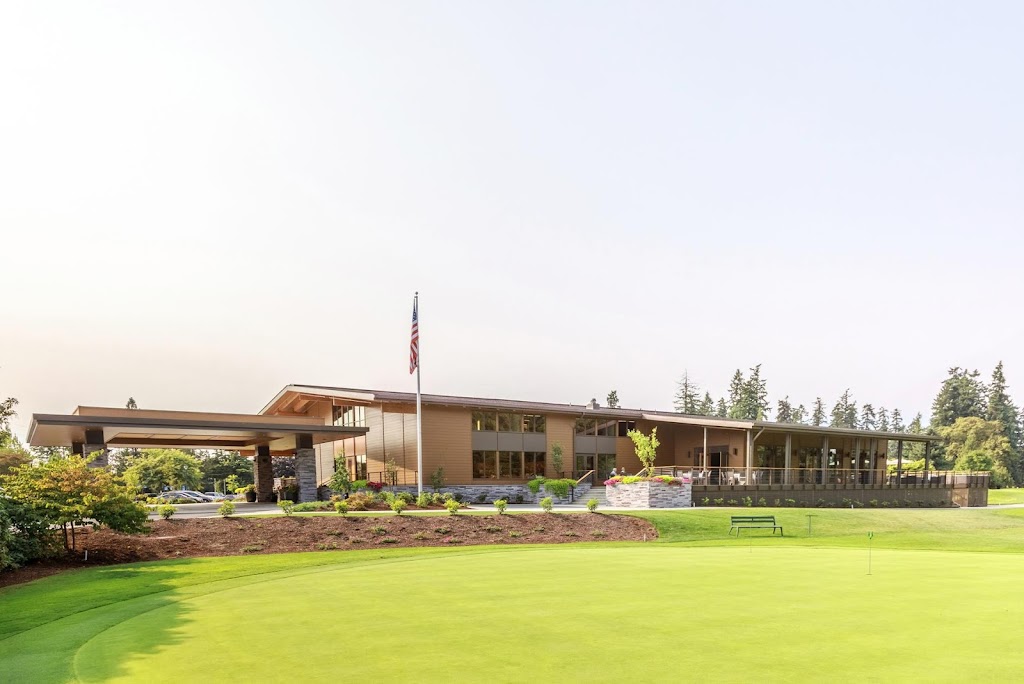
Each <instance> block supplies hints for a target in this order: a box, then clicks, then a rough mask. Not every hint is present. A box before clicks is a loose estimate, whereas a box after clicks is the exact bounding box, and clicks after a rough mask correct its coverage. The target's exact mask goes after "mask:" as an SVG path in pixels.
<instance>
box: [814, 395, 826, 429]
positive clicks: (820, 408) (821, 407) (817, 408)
mask: <svg viewBox="0 0 1024 684" xmlns="http://www.w3.org/2000/svg"><path fill="white" fill-rule="evenodd" d="M824 424H825V402H823V401H822V400H821V397H815V399H814V411H813V412H812V413H811V425H813V426H814V427H821V426H822V425H824Z"/></svg>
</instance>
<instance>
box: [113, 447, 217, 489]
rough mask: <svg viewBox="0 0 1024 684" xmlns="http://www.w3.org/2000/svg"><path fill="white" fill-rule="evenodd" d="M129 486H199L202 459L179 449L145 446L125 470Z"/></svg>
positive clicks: (125, 477)
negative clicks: (147, 447) (148, 447)
mask: <svg viewBox="0 0 1024 684" xmlns="http://www.w3.org/2000/svg"><path fill="white" fill-rule="evenodd" d="M124 479H125V482H127V483H128V485H129V486H131V487H133V488H135V489H137V490H140V491H145V492H159V491H162V490H164V489H196V488H197V487H199V484H200V482H201V481H202V471H201V469H200V464H199V459H197V458H196V457H195V456H193V455H191V454H187V453H185V452H184V451H181V450H180V449H143V450H142V454H141V456H140V457H139V459H138V460H137V461H136V462H135V463H133V464H132V465H131V467H129V468H128V470H126V471H125V473H124Z"/></svg>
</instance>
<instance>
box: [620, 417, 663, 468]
mask: <svg viewBox="0 0 1024 684" xmlns="http://www.w3.org/2000/svg"><path fill="white" fill-rule="evenodd" d="M626 434H627V435H628V436H629V438H630V439H631V440H633V447H634V449H635V450H636V457H637V458H639V459H640V463H642V464H643V466H644V468H646V469H647V474H648V475H651V474H652V469H653V468H654V462H655V461H656V460H657V458H658V447H659V446H661V442H659V441H658V428H653V429H651V434H650V436H648V435H645V434H644V433H642V432H640V431H639V430H630V431H629V432H627V433H626Z"/></svg>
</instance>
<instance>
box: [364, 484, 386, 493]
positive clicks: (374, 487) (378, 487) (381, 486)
mask: <svg viewBox="0 0 1024 684" xmlns="http://www.w3.org/2000/svg"><path fill="white" fill-rule="evenodd" d="M366 486H367V487H368V488H369V489H372V490H373V491H375V492H379V491H380V490H382V489H384V483H383V482H367V483H366Z"/></svg>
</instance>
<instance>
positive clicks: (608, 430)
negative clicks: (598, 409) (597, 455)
mask: <svg viewBox="0 0 1024 684" xmlns="http://www.w3.org/2000/svg"><path fill="white" fill-rule="evenodd" d="M597 434H598V436H599V437H618V435H619V421H617V420H609V419H607V418H602V419H600V420H598V422H597Z"/></svg>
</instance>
